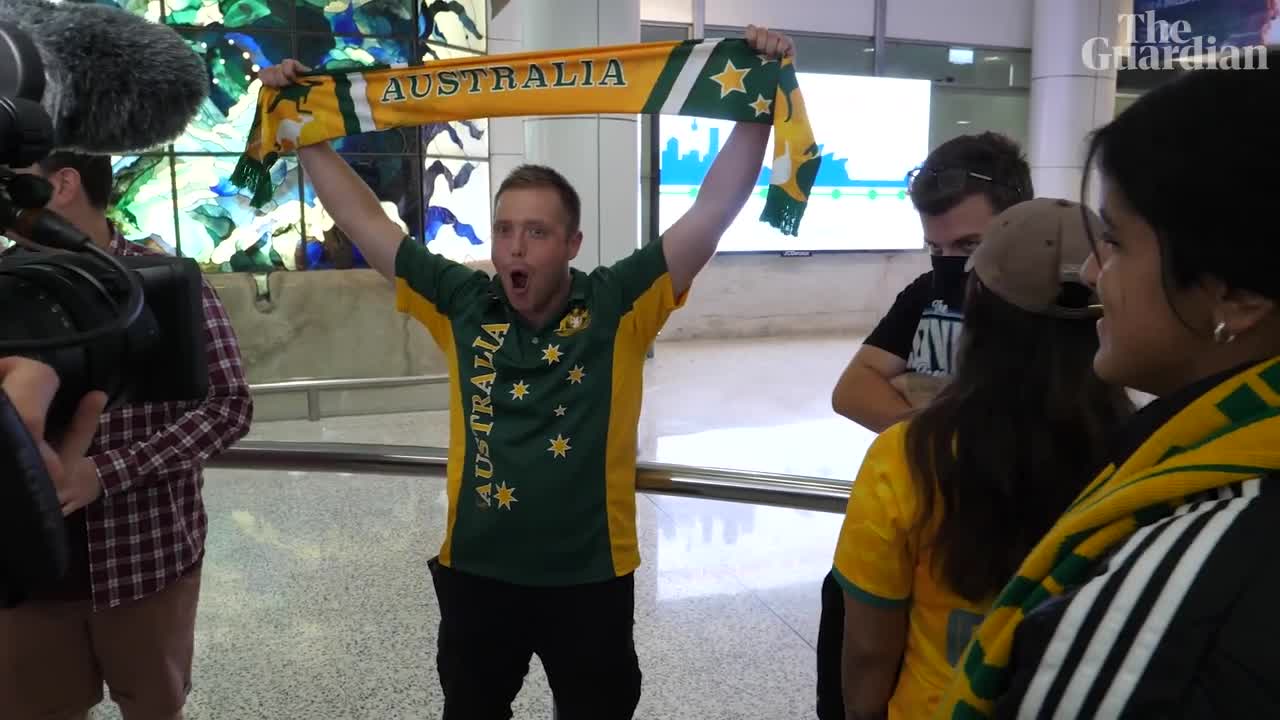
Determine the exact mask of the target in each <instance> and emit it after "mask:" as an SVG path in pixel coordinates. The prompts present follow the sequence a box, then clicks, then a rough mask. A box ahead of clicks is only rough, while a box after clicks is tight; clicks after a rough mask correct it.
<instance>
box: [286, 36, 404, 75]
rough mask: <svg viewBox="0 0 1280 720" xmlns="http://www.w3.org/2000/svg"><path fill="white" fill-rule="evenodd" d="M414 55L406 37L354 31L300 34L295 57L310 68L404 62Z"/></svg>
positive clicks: (336, 68)
mask: <svg viewBox="0 0 1280 720" xmlns="http://www.w3.org/2000/svg"><path fill="white" fill-rule="evenodd" d="M412 57H413V44H412V43H411V42H410V41H409V39H408V38H372V37H361V36H356V35H299V36H298V59H299V60H301V61H302V63H303V64H305V65H309V66H311V67H313V68H318V67H323V68H327V69H330V70H341V69H343V68H359V67H369V66H370V65H395V64H398V63H402V64H407V63H408V62H409V61H410V59H411V58H412Z"/></svg>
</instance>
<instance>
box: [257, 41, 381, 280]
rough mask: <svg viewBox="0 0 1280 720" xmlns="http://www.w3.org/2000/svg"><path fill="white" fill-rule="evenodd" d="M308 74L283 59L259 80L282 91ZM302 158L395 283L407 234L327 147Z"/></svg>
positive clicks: (313, 148) (338, 215)
mask: <svg viewBox="0 0 1280 720" xmlns="http://www.w3.org/2000/svg"><path fill="white" fill-rule="evenodd" d="M308 70H309V69H308V68H307V67H306V66H305V65H303V64H302V63H299V62H298V61H297V60H285V61H283V62H281V63H280V64H279V65H273V66H271V67H269V68H265V69H263V71H262V73H261V74H260V75H259V76H258V77H259V78H260V79H261V80H262V84H263V85H265V86H267V87H274V88H282V87H287V86H289V85H292V84H293V83H294V82H296V81H297V79H298V74H299V73H304V72H308ZM298 160H299V161H300V162H301V163H302V167H303V170H304V171H305V172H306V174H307V179H308V180H310V181H311V185H312V187H314V188H315V190H316V195H317V196H318V197H319V198H320V202H321V203H322V204H323V205H324V208H325V210H327V211H328V213H329V214H330V215H332V216H333V220H334V222H336V223H337V225H338V227H339V228H341V229H342V232H344V233H346V235H347V237H349V238H351V242H353V243H355V245H356V247H358V248H360V253H361V254H362V255H364V258H365V260H366V261H368V263H369V267H371V268H373V269H374V270H377V271H378V273H379V274H380V275H382V276H383V277H385V278H387V279H388V280H392V281H394V280H395V277H396V252H397V251H398V250H399V249H400V241H401V240H403V239H404V234H405V233H404V230H403V229H402V228H401V227H400V226H399V225H397V224H396V223H395V221H393V220H392V219H391V218H389V217H387V214H386V212H384V211H383V209H382V206H381V205H380V204H379V203H378V197H377V196H376V195H374V194H373V190H371V189H369V186H368V185H367V184H366V183H365V181H364V180H362V179H361V178H360V176H359V175H357V174H356V171H355V170H352V169H351V166H350V165H348V164H347V161H346V160H343V159H342V158H341V157H340V156H339V155H338V153H336V152H334V150H333V148H332V147H330V146H329V144H328V143H319V144H316V145H307V146H306V147H300V148H298Z"/></svg>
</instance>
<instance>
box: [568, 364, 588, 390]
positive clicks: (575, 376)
mask: <svg viewBox="0 0 1280 720" xmlns="http://www.w3.org/2000/svg"><path fill="white" fill-rule="evenodd" d="M586 376H587V372H586V370H584V369H583V368H582V366H581V365H575V366H573V369H572V370H570V371H569V382H571V383H573V384H574V385H581V384H582V378H584V377H586Z"/></svg>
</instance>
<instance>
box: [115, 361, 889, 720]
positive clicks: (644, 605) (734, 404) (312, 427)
mask: <svg viewBox="0 0 1280 720" xmlns="http://www.w3.org/2000/svg"><path fill="white" fill-rule="evenodd" d="M855 345H856V340H846V341H839V342H836V341H815V340H804V341H796V340H790V341H778V340H765V341H752V342H732V343H679V344H676V343H672V344H662V345H659V346H658V349H657V356H656V358H655V360H654V361H653V362H651V363H650V364H649V365H650V366H649V368H648V379H647V390H646V399H645V403H646V405H645V414H644V420H643V423H642V425H643V427H642V439H643V449H642V455H643V456H644V457H646V458H650V459H656V460H660V461H666V462H675V463H682V464H696V465H713V466H722V467H733V468H740V469H758V470H767V471H773V472H786V473H792V474H805V475H819V476H827V477H836V478H851V477H852V475H853V473H854V472H855V471H856V469H857V466H858V463H859V461H860V459H861V455H862V453H863V452H864V451H865V448H866V446H867V444H868V443H869V442H870V439H871V436H870V434H869V433H867V432H865V431H863V430H861V429H860V428H857V427H855V426H854V425H852V424H851V423H848V422H846V421H843V420H841V419H839V418H837V417H836V416H834V415H833V414H832V413H831V411H830V391H831V386H832V384H833V383H834V381H835V378H836V377H837V376H838V374H839V372H840V370H841V369H842V368H843V367H844V364H845V363H846V362H847V361H848V358H849V356H850V355H851V353H852V351H853V349H854V347H855ZM442 415H443V414H442V413H413V414H404V415H388V416H372V417H362V418H339V419H330V420H324V421H320V422H315V423H309V422H280V423H263V424H260V425H258V426H257V427H256V428H255V429H254V432H253V434H252V437H254V438H256V439H272V440H326V441H346V442H378V443H406V444H420V445H443V444H445V441H446V432H447V426H446V423H445V421H444V418H443V417H442ZM205 497H206V500H207V503H208V506H209V513H210V534H209V537H210V540H209V549H208V556H207V558H206V561H205V570H204V573H205V575H204V580H203V584H202V589H203V596H202V598H201V608H200V620H199V627H198V636H197V658H196V667H195V677H194V680H193V683H194V689H193V690H192V693H191V699H190V703H189V705H188V712H187V717H188V718H190V719H192V720H202V719H205V718H210V719H212V718H217V719H218V720H221V719H223V718H234V719H236V720H240V719H245V720H248V719H254V718H271V719H272V720H294V719H297V720H321V719H327V718H335V719H337V718H342V719H344V720H345V719H348V718H351V719H363V718H377V719H379V720H382V719H384V718H386V719H389V718H431V717H438V713H439V708H440V706H441V697H440V690H439V686H438V683H437V681H436V677H435V665H434V657H435V656H434V639H435V635H436V628H435V623H436V622H437V615H436V605H435V598H434V596H433V593H432V590H431V587H430V582H429V579H428V577H427V574H426V569H425V563H426V560H427V558H429V557H430V556H431V555H432V554H434V552H435V551H436V549H437V547H438V545H439V542H440V539H441V537H442V535H443V531H444V524H445V517H446V515H445V498H444V493H443V488H442V487H441V486H440V484H438V482H424V481H422V480H420V479H413V478H372V477H355V476H350V475H322V474H310V475H305V476H304V475H302V474H296V473H273V474H268V473H255V472H231V471H216V472H210V473H208V477H207V480H206V484H205ZM638 512H639V527H640V544H641V553H642V555H643V557H644V561H645V562H644V565H643V566H642V568H641V569H640V571H639V572H638V573H637V582H636V593H637V598H636V635H637V643H638V652H639V654H640V658H641V665H642V668H643V670H644V673H645V679H644V696H643V699H642V701H641V705H640V708H639V710H638V712H637V718H646V719H653V720H661V719H666V718H679V719H682V720H683V719H686V718H697V719H698V720H717V719H720V718H723V719H724V720H730V719H732V720H741V719H744V718H767V719H769V720H785V719H791V718H795V719H797V720H798V719H800V718H811V717H813V710H812V707H813V696H814V690H813V688H814V659H813V645H814V642H815V638H816V634H817V622H818V587H819V584H820V581H821V578H822V576H823V574H824V573H825V572H826V570H827V568H828V567H829V566H830V559H831V552H832V549H833V548H834V543H835V537H836V533H837V532H838V530H839V522H840V518H839V517H838V516H836V515H828V514H822V513H808V512H798V511H790V510H781V509H776V508H764V507H754V506H747V505H736V504H731V503H716V502H707V501H700V500H691V499H684V498H671V497H652V498H648V497H646V498H643V499H642V501H641V502H640V503H638ZM550 697H551V696H550V691H549V690H548V688H547V685H546V680H545V677H544V676H543V675H542V672H541V669H540V667H539V666H538V664H537V663H536V662H535V663H534V664H533V669H532V671H531V673H530V676H529V678H528V681H527V682H526V685H525V689H524V690H523V692H522V693H521V695H520V697H519V698H518V700H517V707H516V717H517V718H539V719H541V718H550V717H551V700H550ZM97 717H99V718H114V717H117V716H116V715H115V714H114V709H113V708H111V709H108V708H105V707H104V708H102V709H100V710H99V711H98V714H97Z"/></svg>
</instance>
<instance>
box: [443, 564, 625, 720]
mask: <svg viewBox="0 0 1280 720" xmlns="http://www.w3.org/2000/svg"><path fill="white" fill-rule="evenodd" d="M430 568H431V577H432V581H433V582H434V583H435V589H436V597H437V598H438V599H439V601H440V638H439V646H438V648H437V653H436V667H437V669H438V670H439V673H440V686H441V687H442V688H443V690H444V720H510V718H511V717H512V712H511V702H512V701H513V700H515V697H516V694H517V693H519V692H520V687H521V685H523V684H524V676H525V675H526V674H527V673H528V672H529V660H530V658H532V657H533V655H534V654H537V656H538V658H539V659H540V660H541V661H542V667H543V669H544V670H546V673H547V681H548V682H549V683H550V685H551V694H552V696H553V697H554V698H555V704H556V711H557V713H558V718H559V720H630V719H631V717H632V716H633V715H634V713H635V709H636V705H638V704H639V702H640V661H639V659H638V658H637V657H636V648H635V640H634V635H633V628H634V624H635V578H634V576H632V575H626V576H624V577H620V578H616V579H614V580H609V581H606V582H602V583H596V584H592V585H575V586H571V587H551V588H544V587H525V586H520V585H511V584H509V583H504V582H500V581H497V580H492V579H489V578H482V577H477V576H475V575H468V574H466V573H461V572H458V571H456V570H452V569H450V568H447V567H444V566H443V565H441V564H440V563H439V562H438V560H437V559H432V560H431V562H430Z"/></svg>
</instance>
